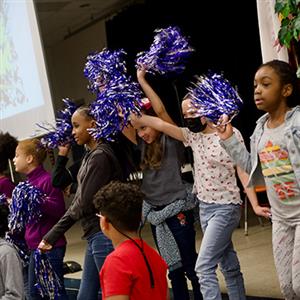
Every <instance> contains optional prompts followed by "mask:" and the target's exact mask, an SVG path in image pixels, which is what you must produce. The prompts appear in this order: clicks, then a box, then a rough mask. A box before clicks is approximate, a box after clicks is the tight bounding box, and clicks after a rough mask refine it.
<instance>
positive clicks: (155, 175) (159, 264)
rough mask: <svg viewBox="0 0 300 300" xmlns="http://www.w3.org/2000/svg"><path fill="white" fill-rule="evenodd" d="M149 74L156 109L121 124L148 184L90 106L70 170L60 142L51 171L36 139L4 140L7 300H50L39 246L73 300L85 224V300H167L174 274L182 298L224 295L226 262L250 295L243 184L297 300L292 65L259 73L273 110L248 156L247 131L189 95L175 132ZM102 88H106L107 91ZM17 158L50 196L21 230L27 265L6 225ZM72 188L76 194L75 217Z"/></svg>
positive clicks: (3, 277) (297, 128)
mask: <svg viewBox="0 0 300 300" xmlns="http://www.w3.org/2000/svg"><path fill="white" fill-rule="evenodd" d="M146 71H147V70H146V68H145V66H143V65H139V67H138V70H137V79H138V83H139V85H140V88H141V89H142V91H143V92H144V94H145V96H146V97H147V98H148V99H149V101H150V103H147V105H144V106H143V109H142V114H141V115H139V114H132V115H131V117H130V118H131V122H130V124H127V125H126V126H125V127H123V128H122V129H123V131H122V133H123V135H124V137H126V138H127V139H128V142H127V145H130V147H135V150H134V151H132V152H131V153H133V152H134V153H139V161H140V163H139V167H140V170H141V173H142V180H141V184H140V185H137V184H136V183H135V184H134V183H129V182H125V181H126V180H127V178H128V173H129V172H128V169H127V167H125V165H126V164H124V157H122V158H121V156H122V155H121V154H120V151H117V150H116V149H117V147H116V145H118V143H120V141H121V140H122V138H118V139H117V141H114V142H108V141H107V140H106V139H105V138H103V139H102V138H100V139H97V138H96V137H95V135H93V134H92V133H91V132H92V131H91V129H93V128H96V126H99V122H97V119H96V117H95V115H94V114H93V113H92V112H91V107H90V106H85V105H84V106H80V107H78V108H77V109H76V110H75V112H74V113H73V114H72V118H71V125H72V136H73V137H74V140H75V142H76V144H77V145H79V146H84V147H85V150H86V151H85V153H84V155H83V157H82V159H80V161H79V162H76V164H75V165H74V166H73V167H72V169H70V170H67V169H66V163H67V158H66V156H67V155H68V152H69V146H68V145H60V147H59V156H58V158H57V162H56V165H55V168H54V172H53V173H52V174H51V173H49V172H48V171H46V170H45V169H44V167H43V161H44V160H45V157H46V151H45V149H44V147H43V145H42V144H41V141H40V140H39V139H37V138H32V139H26V140H22V141H19V142H17V140H16V139H15V138H14V137H12V136H11V135H10V134H9V133H1V134H0V200H1V202H0V212H1V216H0V249H1V251H0V258H1V259H0V271H1V272H0V299H25V298H26V299H27V300H29V299H48V298H47V297H44V296H43V295H41V294H40V293H39V290H38V289H37V281H38V280H37V276H38V275H37V271H36V261H35V260H36V257H35V253H36V250H37V249H39V250H40V251H42V252H43V253H45V254H46V256H47V259H48V260H49V262H50V263H51V266H52V268H53V271H54V272H55V273H56V275H57V278H58V280H59V286H60V288H59V291H58V293H57V294H56V295H55V299H68V296H67V293H66V290H65V288H64V280H63V259H64V255H65V251H66V245H67V242H66V239H65V237H64V234H65V232H66V231H67V230H68V229H70V227H72V226H73V225H74V224H75V222H77V221H81V225H82V229H83V233H84V236H83V238H84V239H86V240H87V246H86V252H85V259H84V266H83V273H82V278H81V284H80V289H79V293H78V297H77V299H79V300H83V299H84V300H96V299H103V300H105V299H107V300H109V299H111V300H112V299H119V300H126V299H131V300H136V299H139V300H140V299H169V298H170V295H169V289H168V284H167V273H168V277H169V279H170V284H171V287H172V293H173V299H175V300H176V299H177V300H188V299H190V295H189V291H188V284H187V280H189V281H190V282H191V286H192V292H193V299H195V300H199V299H205V300H221V299H222V297H221V292H220V288H219V283H218V279H217V274H216V270H217V268H218V267H220V270H221V272H222V274H223V275H224V278H225V282H226V286H227V291H228V296H229V299H231V300H243V299H246V292H245V284H246V283H245V282H244V278H243V274H242V272H241V269H240V264H239V259H238V256H237V253H236V251H235V250H234V245H233V242H232V234H233V231H234V230H235V229H236V228H237V226H238V224H239V222H240V217H241V205H242V200H241V198H240V190H239V187H238V184H237V177H238V178H239V180H240V181H241V183H242V185H243V188H244V191H245V192H246V194H247V196H248V198H249V199H250V202H251V204H252V206H253V209H254V211H255V213H256V214H257V215H259V216H263V217H266V218H270V217H272V231H273V234H272V237H273V239H272V244H273V254H274V261H275V266H276V270H277V274H278V278H279V282H280V288H281V291H282V294H283V296H284V297H285V299H287V300H297V299H300V161H299V154H300V147H299V145H300V143H299V138H300V113H299V110H300V106H298V103H299V96H300V94H299V93H298V83H297V78H296V74H295V72H294V70H293V69H292V68H291V66H290V65H289V64H288V63H286V62H283V61H279V60H273V61H270V62H267V63H265V64H263V65H261V66H260V67H259V68H258V70H257V72H256V74H255V78H254V101H255V104H256V106H257V108H258V109H259V110H263V111H265V112H266V114H265V115H264V116H262V117H261V118H260V119H259V120H258V121H257V126H256V128H255V130H254V133H253V135H252V137H251V152H250V153H249V152H248V150H247V148H246V146H245V144H244V142H243V138H242V135H241V133H240V132H239V130H238V129H237V128H234V127H232V125H231V124H230V122H229V121H228V118H230V116H222V118H221V119H220V120H219V122H217V123H216V122H214V123H213V122H212V120H210V119H209V118H208V117H206V116H205V115H202V116H199V114H198V112H199V106H196V105H195V103H194V101H193V99H192V97H191V95H190V93H188V94H187V96H186V97H185V98H184V99H183V101H182V115H183V117H184V120H185V124H186V127H182V128H181V127H178V126H177V125H176V124H175V122H174V121H173V120H172V119H171V117H170V115H169V114H168V112H167V111H166V108H165V106H164V104H163V101H162V100H161V99H160V97H159V96H158V95H157V93H156V92H155V91H154V90H153V88H152V87H151V85H150V84H149V82H148V81H147V80H146ZM97 80H98V79H97ZM105 85H108V82H104V84H102V85H101V88H102V89H103V88H104V89H105ZM200 109H201V107H200ZM122 141H123V140H122ZM119 146H120V145H118V147H119ZM184 146H190V147H191V149H192V153H193V161H194V164H193V169H194V184H193V186H190V185H189V184H188V183H186V182H184V181H183V180H182V176H181V175H182V174H181V167H182V164H183V150H184ZM118 149H119V150H120V147H119V148H118ZM136 149H138V151H136ZM12 159H13V163H14V166H15V171H16V172H17V173H20V174H22V176H23V177H25V180H26V183H27V184H28V185H30V186H32V187H33V188H35V189H38V190H39V191H41V193H42V194H43V197H42V199H41V201H40V203H39V207H38V209H39V211H40V214H39V217H36V216H35V218H36V219H35V220H34V222H32V221H31V222H27V223H26V224H25V227H24V230H23V231H20V232H18V239H20V238H22V239H23V240H24V241H25V243H26V245H27V248H28V255H29V261H28V263H27V264H26V263H25V262H24V261H22V255H20V252H19V250H20V249H19V248H18V247H14V245H13V243H11V240H9V241H8V240H6V235H5V233H9V234H14V233H15V232H10V231H12V230H11V228H10V226H11V225H10V223H9V222H10V219H11V218H12V217H16V216H12V214H13V212H14V210H13V209H16V207H13V209H12V208H11V207H12V206H16V205H17V204H16V203H18V202H16V198H17V197H18V195H20V191H19V190H20V186H19V185H18V186H17V187H15V185H16V184H15V183H13V180H11V179H10V178H9V177H8V176H7V173H6V171H7V170H8V167H9V165H8V162H9V161H11V160H12ZM133 161H134V162H136V161H137V160H136V158H135V157H131V160H130V163H132V162H133ZM126 166H128V164H127V165H126ZM236 174H237V176H236ZM71 184H73V188H72V189H71V190H70V185H71ZM262 184H263V185H265V186H266V189H267V195H268V199H269V201H270V204H271V208H267V207H262V206H260V205H259V202H258V199H257V197H256V194H255V191H254V187H255V186H256V185H262ZM63 192H64V193H65V195H68V194H69V193H70V192H72V193H74V199H73V201H72V203H71V205H70V207H69V208H68V209H67V210H66V209H65V202H64V193H63ZM9 208H10V216H9V217H8V210H9ZM198 210H199V211H198ZM195 212H196V213H199V217H200V224H201V229H202V232H203V239H202V241H201V246H200V249H196V241H195V234H196V232H195V228H194V222H195V219H194V217H195ZM31 213H32V214H33V213H34V212H30V211H29V212H28V214H31ZM18 217H19V216H18ZM18 220H19V222H21V221H24V218H23V219H22V218H19V219H18ZM145 222H149V223H150V224H151V229H152V233H153V238H154V241H155V244H156V246H157V250H158V251H155V250H154V249H153V248H151V247H150V246H149V245H148V244H147V243H146V242H145V241H143V239H142V237H141V229H142V225H143V224H144V223H145ZM197 250H199V251H198V252H199V253H197Z"/></svg>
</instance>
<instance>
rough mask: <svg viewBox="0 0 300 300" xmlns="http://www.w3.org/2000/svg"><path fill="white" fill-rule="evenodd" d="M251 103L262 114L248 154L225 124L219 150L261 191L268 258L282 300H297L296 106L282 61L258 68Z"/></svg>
mask: <svg viewBox="0 0 300 300" xmlns="http://www.w3.org/2000/svg"><path fill="white" fill-rule="evenodd" d="M254 100H255V104H256V106H257V108H258V109H259V110H263V111H266V112H267V113H266V114H265V115H263V116H262V117H261V118H260V119H259V120H258V121H257V126H256V128H255V130H254V133H253V135H252V137H251V153H249V152H248V151H247V149H246V148H245V146H244V145H242V144H240V143H239V141H238V140H237V138H236V135H235V134H234V133H233V131H232V127H231V125H230V124H228V125H226V126H221V127H219V136H220V138H221V139H222V146H223V147H224V148H225V149H226V151H227V152H228V153H229V154H230V156H231V157H232V158H233V159H234V160H235V161H236V162H237V163H238V164H239V165H240V166H241V167H242V168H243V169H244V170H245V171H247V172H248V173H249V174H250V184H251V185H254V186H255V185H261V184H263V185H266V189H267V195H268V199H269V202H270V205H271V213H272V232H273V234H272V235H273V241H272V242H273V253H274V259H275V266H276V270H277V274H278V277H279V282H280V288H281V292H282V294H283V296H284V297H285V299H287V300H292V299H300V160H299V157H300V156H299V155H300V148H299V142H300V140H299V139H300V106H298V105H297V104H298V103H299V92H298V82H297V77H296V73H295V72H294V70H293V69H292V68H291V66H290V65H289V64H288V63H286V62H283V61H279V60H273V61H270V62H267V63H265V64H263V65H261V66H260V67H259V68H258V70H257V72H256V74H255V78H254Z"/></svg>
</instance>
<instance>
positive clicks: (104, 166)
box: [69, 151, 113, 220]
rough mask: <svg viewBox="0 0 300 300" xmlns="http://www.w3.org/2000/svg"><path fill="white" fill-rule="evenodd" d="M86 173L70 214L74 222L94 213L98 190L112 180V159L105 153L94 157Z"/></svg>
mask: <svg viewBox="0 0 300 300" xmlns="http://www.w3.org/2000/svg"><path fill="white" fill-rule="evenodd" d="M85 169H86V172H85V175H84V177H83V178H82V181H81V183H80V185H78V188H77V191H76V194H75V197H74V200H73V202H72V204H71V206H70V208H69V213H70V215H71V217H72V218H73V219H74V220H79V219H80V218H81V217H82V216H84V215H87V214H90V213H93V212H94V210H95V208H94V204H93V197H94V195H95V194H96V193H97V192H98V190H99V189H100V188H101V187H103V186H104V185H106V184H107V183H109V181H110V180H111V179H112V172H113V166H112V161H111V159H110V157H109V156H108V155H107V154H106V153H105V152H103V151H101V152H98V153H97V154H95V155H93V156H92V157H91V158H90V159H89V160H88V161H87V166H86V168H85Z"/></svg>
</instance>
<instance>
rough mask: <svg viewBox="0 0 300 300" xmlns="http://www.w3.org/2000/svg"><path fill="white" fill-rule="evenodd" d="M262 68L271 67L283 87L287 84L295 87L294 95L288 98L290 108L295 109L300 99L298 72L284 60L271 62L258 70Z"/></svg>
mask: <svg viewBox="0 0 300 300" xmlns="http://www.w3.org/2000/svg"><path fill="white" fill-rule="evenodd" d="M262 67H270V68H272V69H273V70H274V71H275V72H276V74H277V75H278V77H279V78H280V82H281V84H282V85H285V84H291V85H292V87H293V91H292V94H291V95H290V96H289V97H287V103H286V104H287V106H288V107H294V106H296V105H298V104H299V97H300V91H299V79H298V78H297V75H296V71H295V70H294V69H293V67H292V66H291V65H290V64H289V63H287V62H285V61H282V60H277V59H274V60H271V61H268V62H266V63H264V64H262V65H260V67H259V68H258V70H259V69H261V68H262Z"/></svg>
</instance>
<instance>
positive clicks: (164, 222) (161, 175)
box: [125, 68, 202, 300]
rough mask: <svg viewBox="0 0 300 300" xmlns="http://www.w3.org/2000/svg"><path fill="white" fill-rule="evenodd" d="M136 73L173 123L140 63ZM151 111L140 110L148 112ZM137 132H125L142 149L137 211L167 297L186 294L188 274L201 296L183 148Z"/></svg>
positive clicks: (143, 130) (153, 102) (181, 297)
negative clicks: (163, 266) (146, 226)
mask: <svg viewBox="0 0 300 300" xmlns="http://www.w3.org/2000/svg"><path fill="white" fill-rule="evenodd" d="M137 78H138V81H139V83H140V85H141V87H142V89H143V90H144V92H145V94H146V96H147V97H148V98H149V99H151V105H152V107H153V110H154V111H155V113H156V114H157V115H158V116H159V117H160V118H162V119H164V120H166V121H167V122H170V123H171V124H174V122H173V120H172V119H171V118H170V116H169V115H168V113H167V111H166V110H165V107H164V105H163V104H162V102H161V100H160V98H159V97H158V95H157V94H156V93H155V92H154V90H153V89H152V88H151V86H150V85H149V84H148V82H147V81H146V79H145V70H144V69H143V68H141V69H139V70H138V71H137ZM151 110H152V109H151V108H150V109H148V110H146V112H147V113H152V114H154V111H152V112H150V111H151ZM125 134H126V133H125ZM134 134H135V131H134ZM137 135H138V136H139V139H137V138H136V136H135V135H134V136H132V135H131V137H130V139H131V140H132V141H133V142H135V143H138V145H139V147H140V149H141V153H142V155H141V168H142V173H143V180H142V186H141V189H142V191H143V192H144V194H145V199H144V200H145V201H144V209H143V214H144V218H145V219H146V220H147V221H149V222H150V224H151V225H152V226H151V227H152V231H153V235H154V239H155V241H156V244H157V246H158V249H159V251H160V254H161V255H162V257H163V258H164V259H165V260H166V262H167V263H168V267H169V274H168V276H169V279H170V281H171V285H172V290H173V298H174V299H175V300H176V299H178V300H186V299H189V292H188V286H187V278H188V279H189V280H190V281H191V284H192V288H193V294H194V299H195V300H198V299H202V295H201V293H200V286H199V283H198V278H197V275H196V272H195V270H194V266H195V263H196V259H197V252H196V250H195V234H196V233H195V229H194V214H193V208H195V206H196V202H195V198H194V197H193V195H192V194H191V191H190V192H188V191H187V187H186V185H185V184H184V182H183V180H182V178H181V166H182V164H183V157H184V155H183V154H184V153H183V150H184V147H183V145H182V143H179V142H178V141H176V140H174V139H173V138H170V137H168V136H166V135H164V134H161V133H160V132H159V131H157V130H155V129H152V128H150V127H139V128H138V129H137Z"/></svg>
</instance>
